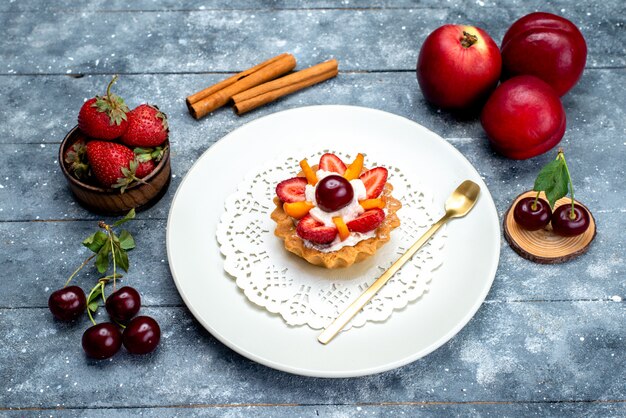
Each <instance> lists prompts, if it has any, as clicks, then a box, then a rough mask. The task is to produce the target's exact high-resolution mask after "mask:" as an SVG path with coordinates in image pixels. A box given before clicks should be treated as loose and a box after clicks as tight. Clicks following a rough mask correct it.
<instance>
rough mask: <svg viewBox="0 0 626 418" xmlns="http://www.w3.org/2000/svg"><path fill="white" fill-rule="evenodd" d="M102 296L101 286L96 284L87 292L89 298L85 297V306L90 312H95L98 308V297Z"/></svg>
mask: <svg viewBox="0 0 626 418" xmlns="http://www.w3.org/2000/svg"><path fill="white" fill-rule="evenodd" d="M101 296H102V286H101V285H100V284H98V286H96V287H95V288H94V289H93V290H92V292H91V293H90V294H89V298H88V299H87V307H88V308H89V310H90V311H91V312H94V313H95V312H96V311H97V310H98V298H100V297H101Z"/></svg>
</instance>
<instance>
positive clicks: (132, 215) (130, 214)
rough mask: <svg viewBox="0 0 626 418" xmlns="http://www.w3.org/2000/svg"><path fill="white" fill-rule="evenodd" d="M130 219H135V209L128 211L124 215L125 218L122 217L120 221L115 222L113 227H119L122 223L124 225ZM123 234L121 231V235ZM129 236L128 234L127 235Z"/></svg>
mask: <svg viewBox="0 0 626 418" xmlns="http://www.w3.org/2000/svg"><path fill="white" fill-rule="evenodd" d="M131 219H135V208H132V209H131V210H130V211H128V213H127V214H126V216H124V217H123V218H122V219H120V220H118V221H116V222H115V223H114V224H113V226H120V225H122V224H123V223H126V222H128V221H130V220H131ZM123 234H124V231H122V235H123ZM129 235H130V234H129Z"/></svg>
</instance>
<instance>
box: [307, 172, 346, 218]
mask: <svg viewBox="0 0 626 418" xmlns="http://www.w3.org/2000/svg"><path fill="white" fill-rule="evenodd" d="M353 197H354V190H353V189H352V185H351V184H350V182H349V181H348V180H346V179H345V178H343V177H341V176H337V175H334V174H332V175H330V176H326V177H324V178H323V179H322V180H320V181H319V183H318V184H317V188H316V189H315V200H316V201H317V206H319V207H320V209H322V210H323V211H325V212H334V211H336V210H339V209H341V208H343V207H346V206H348V205H349V204H350V202H352V198H353Z"/></svg>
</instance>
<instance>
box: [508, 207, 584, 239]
mask: <svg viewBox="0 0 626 418" xmlns="http://www.w3.org/2000/svg"><path fill="white" fill-rule="evenodd" d="M513 219H515V222H517V224H518V225H520V226H521V227H522V228H524V229H526V230H528V231H537V230H539V229H542V228H544V227H545V226H546V225H548V224H549V223H552V230H553V231H554V233H555V234H558V235H561V236H563V237H573V236H576V235H580V234H582V233H583V232H585V231H586V230H587V228H589V223H590V218H589V212H587V210H586V209H585V208H584V207H583V206H581V205H579V204H578V203H573V205H572V204H569V203H568V204H564V205H561V206H559V207H557V208H556V209H555V210H554V212H552V209H550V205H549V204H548V202H546V201H545V200H544V199H541V198H535V197H525V198H523V199H520V201H519V202H517V204H516V205H515V208H514V209H513Z"/></svg>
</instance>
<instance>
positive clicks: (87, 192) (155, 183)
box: [59, 126, 172, 215]
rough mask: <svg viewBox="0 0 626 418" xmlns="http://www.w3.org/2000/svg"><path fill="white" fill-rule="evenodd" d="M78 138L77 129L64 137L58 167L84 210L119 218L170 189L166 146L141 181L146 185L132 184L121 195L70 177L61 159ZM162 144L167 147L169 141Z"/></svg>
mask: <svg viewBox="0 0 626 418" xmlns="http://www.w3.org/2000/svg"><path fill="white" fill-rule="evenodd" d="M79 135H80V131H79V130H78V126H75V127H74V128H73V129H72V130H71V131H69V132H68V133H67V135H66V136H65V138H63V142H61V146H60V147H59V165H60V166H61V172H62V173H63V175H64V176H65V179H66V180H67V183H68V184H69V186H70V190H72V193H73V194H74V196H75V197H76V200H78V202H79V203H80V204H81V205H82V206H84V207H85V208H86V209H88V210H90V211H93V212H97V213H100V214H103V215H121V214H125V213H127V212H128V211H129V210H130V209H132V208H135V210H137V211H140V210H143V209H147V208H149V207H150V206H152V205H153V204H155V203H156V202H158V201H159V199H160V198H161V197H163V195H164V194H165V192H166V191H167V187H168V186H169V183H170V178H171V172H172V171H171V168H170V150H169V146H168V147H167V149H166V151H165V153H164V155H163V158H162V159H161V161H159V163H158V164H157V166H156V167H155V168H154V170H153V171H152V173H150V174H148V175H147V176H146V177H144V178H143V180H144V181H145V182H146V184H142V183H135V184H133V185H132V186H130V187H128V188H126V190H125V191H124V193H120V190H119V189H105V188H103V187H100V186H98V185H95V184H88V183H85V182H83V181H81V180H78V179H77V178H76V177H74V176H73V175H71V174H70V172H69V171H68V169H67V167H66V165H65V162H64V158H63V156H64V154H65V150H66V148H67V147H69V146H71V145H72V144H73V143H74V141H75V140H76V139H77V138H78V136H79ZM164 145H169V141H167V142H166V143H165V144H164Z"/></svg>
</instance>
